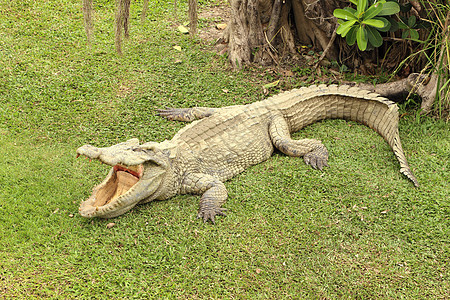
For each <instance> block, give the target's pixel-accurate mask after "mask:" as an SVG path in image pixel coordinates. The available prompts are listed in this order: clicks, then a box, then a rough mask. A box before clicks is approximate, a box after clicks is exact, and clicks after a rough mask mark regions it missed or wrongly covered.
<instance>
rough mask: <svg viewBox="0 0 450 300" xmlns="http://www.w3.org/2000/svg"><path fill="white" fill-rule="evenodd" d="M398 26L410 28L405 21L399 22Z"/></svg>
mask: <svg viewBox="0 0 450 300" xmlns="http://www.w3.org/2000/svg"><path fill="white" fill-rule="evenodd" d="M398 28H400V29H406V28H408V26H406V24H405V23H403V22H399V23H398Z"/></svg>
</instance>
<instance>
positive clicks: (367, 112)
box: [338, 86, 419, 187]
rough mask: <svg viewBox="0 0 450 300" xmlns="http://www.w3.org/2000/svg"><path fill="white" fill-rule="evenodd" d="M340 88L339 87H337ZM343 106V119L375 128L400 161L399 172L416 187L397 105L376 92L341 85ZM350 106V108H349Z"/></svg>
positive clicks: (417, 184) (416, 183) (416, 182)
mask: <svg viewBox="0 0 450 300" xmlns="http://www.w3.org/2000/svg"><path fill="white" fill-rule="evenodd" d="M338 90H341V88H338ZM342 90H344V91H345V90H346V91H345V92H344V94H343V95H344V96H347V97H344V99H343V100H344V102H346V104H344V106H343V107H344V108H343V115H342V118H343V119H350V120H353V121H356V122H359V123H362V124H364V125H367V126H368V127H370V128H372V129H373V130H375V131H376V132H377V133H378V134H380V135H381V136H382V137H383V138H384V139H385V140H386V142H387V143H388V144H389V146H391V148H392V151H393V152H394V154H395V156H396V157H397V160H398V161H399V163H400V173H402V174H403V175H405V176H406V177H408V178H409V179H410V180H411V181H412V182H413V183H414V186H416V187H418V186H419V182H418V181H417V179H416V177H415V176H414V174H413V173H412V171H411V168H410V167H409V165H408V161H407V160H406V157H405V153H404V152H403V148H402V143H401V141H400V135H399V131H398V120H399V114H398V106H397V104H396V103H394V102H392V101H390V100H389V99H387V98H384V97H381V96H380V95H378V94H376V93H371V92H369V91H366V90H361V89H359V88H355V87H352V88H348V87H345V86H344V87H343V88H342ZM349 106H350V108H349Z"/></svg>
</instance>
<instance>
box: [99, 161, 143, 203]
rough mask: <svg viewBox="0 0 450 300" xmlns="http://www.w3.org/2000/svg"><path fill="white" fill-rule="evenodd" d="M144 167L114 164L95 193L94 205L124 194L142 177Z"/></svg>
mask: <svg viewBox="0 0 450 300" xmlns="http://www.w3.org/2000/svg"><path fill="white" fill-rule="evenodd" d="M143 169H144V167H143V166H142V165H138V166H124V165H115V166H114V167H113V168H112V171H111V172H110V174H109V175H108V177H107V178H106V180H105V182H104V184H102V185H100V186H99V188H98V190H97V191H96V193H95V200H94V203H93V206H94V207H99V206H103V205H106V204H108V203H110V202H112V201H114V200H115V199H117V198H118V197H120V196H122V195H124V194H126V193H127V192H128V191H129V190H130V189H131V188H132V187H133V186H134V185H135V184H136V183H138V181H139V179H140V178H141V177H142V173H143Z"/></svg>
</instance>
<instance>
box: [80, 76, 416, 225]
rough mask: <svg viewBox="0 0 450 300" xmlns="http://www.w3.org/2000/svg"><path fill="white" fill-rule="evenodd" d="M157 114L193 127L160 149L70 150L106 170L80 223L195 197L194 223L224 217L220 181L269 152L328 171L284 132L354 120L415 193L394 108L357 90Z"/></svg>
mask: <svg viewBox="0 0 450 300" xmlns="http://www.w3.org/2000/svg"><path fill="white" fill-rule="evenodd" d="M157 114H158V115H159V116H162V117H165V118H167V119H169V120H177V121H193V122H192V123H190V124H188V125H186V126H185V127H184V128H182V129H180V131H178V133H176V134H175V136H174V137H173V138H172V139H171V140H165V141H163V142H160V143H158V142H147V143H143V144H139V140H138V139H130V140H128V141H126V142H122V143H119V144H117V145H113V146H111V147H105V148H97V147H94V146H92V145H84V146H82V147H80V148H78V149H77V157H78V156H80V155H83V156H86V157H87V158H90V159H96V160H99V161H101V162H102V163H104V164H107V165H110V166H111V167H112V168H111V170H110V171H109V174H108V175H107V177H106V178H105V179H104V180H103V182H101V183H100V184H99V185H97V186H96V187H94V189H93V192H92V195H91V196H90V197H89V198H88V199H87V200H85V201H83V202H82V203H81V205H80V209H79V211H80V214H81V215H82V216H83V217H100V218H113V217H116V216H119V215H121V214H123V213H125V212H127V211H129V210H130V209H131V208H133V207H134V206H135V205H136V204H138V203H147V202H150V201H153V200H165V199H169V198H171V197H174V196H175V195H177V194H201V199H200V204H199V210H198V214H197V217H198V218H201V219H203V221H205V222H206V221H208V220H209V221H211V222H212V223H214V222H215V217H216V216H218V215H226V213H225V211H226V209H225V208H223V207H222V205H223V204H224V202H225V201H226V199H227V197H228V193H227V189H226V188H225V185H224V182H225V181H226V180H229V179H230V178H232V177H233V176H235V175H237V174H239V173H241V172H243V171H244V170H245V169H246V168H248V167H249V166H252V165H255V164H258V163H261V162H263V161H265V160H267V159H268V158H269V157H270V156H271V155H272V153H273V152H274V150H275V149H278V150H279V151H281V152H282V153H284V154H286V155H288V156H294V157H303V159H304V161H305V163H306V164H308V165H310V166H311V167H312V168H314V169H320V170H322V169H323V167H326V166H328V164H327V161H328V151H327V149H326V148H325V146H324V145H323V144H322V143H321V142H320V141H319V140H316V139H300V140H293V139H291V136H290V133H292V132H296V131H298V130H300V129H301V128H303V127H305V126H307V125H309V124H312V123H314V122H316V121H319V120H323V119H330V118H339V119H346V120H352V121H356V122H359V123H362V124H364V125H367V126H368V127H370V128H372V129H373V130H375V131H376V132H377V133H379V134H380V135H381V136H382V137H383V138H384V139H385V140H386V142H387V143H388V144H389V145H390V147H391V148H392V150H393V152H394V154H395V156H396V158H397V160H398V161H399V163H400V172H401V173H402V174H404V175H405V176H406V177H407V178H409V179H410V180H411V181H412V183H413V184H414V185H415V186H416V187H417V186H419V183H418V181H417V179H416V178H415V177H414V175H413V173H412V171H411V169H410V167H409V166H408V162H407V160H406V157H405V154H404V152H403V149H402V145H401V142H400V136H399V132H398V119H399V116H398V107H397V105H396V104H395V103H394V102H392V101H390V100H388V99H387V98H383V97H381V96H379V95H378V94H376V93H371V92H369V91H366V90H362V89H359V88H356V87H350V86H347V85H342V86H337V85H329V86H327V85H319V86H316V85H314V86H310V87H304V88H300V89H294V90H291V91H287V92H283V93H280V94H278V95H275V96H272V97H270V98H267V99H265V100H263V101H259V102H255V103H251V104H247V105H234V106H227V107H223V108H209V107H194V108H167V109H159V110H158V112H157Z"/></svg>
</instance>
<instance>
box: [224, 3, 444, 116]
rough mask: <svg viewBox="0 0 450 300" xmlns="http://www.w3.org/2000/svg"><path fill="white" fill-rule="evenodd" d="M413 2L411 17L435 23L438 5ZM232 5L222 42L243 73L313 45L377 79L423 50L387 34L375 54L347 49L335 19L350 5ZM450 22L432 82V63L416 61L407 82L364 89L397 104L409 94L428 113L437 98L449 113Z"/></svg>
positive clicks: (420, 58)
mask: <svg viewBox="0 0 450 300" xmlns="http://www.w3.org/2000/svg"><path fill="white" fill-rule="evenodd" d="M406 2H407V1H403V2H402V3H403V4H405V3H406ZM410 2H411V5H412V8H411V11H410V12H409V14H410V15H415V16H416V17H418V18H419V19H420V18H424V19H426V20H429V19H430V15H433V14H434V17H436V12H435V11H434V10H433V8H435V7H439V5H438V4H439V3H438V2H439V0H435V1H432V4H430V3H431V2H423V3H422V2H417V1H412V0H411V1H410ZM230 4H231V20H230V22H229V26H228V29H227V31H226V33H224V35H225V36H224V40H225V41H228V42H229V45H228V46H229V47H228V57H229V59H230V61H231V64H232V65H233V67H234V68H241V67H242V66H243V65H245V64H250V63H256V64H260V65H267V64H272V63H278V61H279V58H280V56H283V55H286V54H290V55H298V53H297V51H296V45H298V44H301V45H312V47H313V49H315V51H316V52H319V51H323V54H322V56H325V57H326V58H328V60H331V61H340V62H341V63H345V64H346V65H347V66H348V67H350V68H353V69H358V70H360V71H362V72H363V73H367V72H369V71H366V70H372V71H371V72H372V74H376V72H377V68H379V67H380V65H381V66H382V68H383V69H384V71H387V72H390V71H394V70H395V69H397V68H398V64H399V63H400V62H402V61H403V60H405V59H406V58H407V57H409V56H410V55H412V54H414V53H417V51H419V50H418V49H420V48H418V47H420V44H419V43H416V44H414V43H413V41H411V40H407V39H406V40H405V39H402V38H400V36H401V33H402V32H401V31H399V32H396V33H394V32H388V33H386V34H385V38H384V41H385V42H384V44H383V45H382V47H379V48H377V49H376V50H373V51H366V52H361V51H359V50H358V49H357V46H356V45H353V46H352V47H350V46H348V45H347V43H346V42H345V40H344V39H343V38H341V37H340V36H337V37H336V33H335V32H336V28H337V20H336V18H335V17H334V16H333V11H334V10H335V9H336V8H342V7H343V6H349V4H350V3H349V2H347V1H340V0H231V2H230ZM433 5H434V6H433ZM444 11H445V10H444ZM430 12H432V13H430ZM446 14H447V12H446ZM403 15H405V14H403ZM449 16H450V12H449V13H448V15H447V18H446V20H445V25H441V27H442V28H441V31H442V32H443V33H444V38H443V41H442V47H441V49H438V50H440V54H441V55H440V58H439V59H438V60H437V61H435V62H434V64H433V65H434V66H436V65H439V66H440V68H435V69H434V71H433V72H432V74H431V75H430V76H423V75H420V74H422V72H423V71H422V70H423V69H424V68H425V67H426V63H427V62H429V61H427V59H426V57H427V55H422V56H419V55H417V56H415V57H414V59H413V60H410V61H409V62H407V63H406V64H405V65H404V66H403V69H402V72H403V75H404V76H406V78H405V79H403V80H400V81H398V82H391V83H388V84H381V85H377V86H376V87H373V86H372V85H364V87H365V88H366V89H369V90H373V91H376V92H378V93H380V94H382V95H385V96H388V97H390V98H397V99H398V98H399V97H400V98H402V99H404V98H405V96H407V95H409V94H410V93H416V94H418V95H420V96H421V97H422V99H423V102H422V110H423V111H424V112H429V111H430V110H431V109H432V107H433V103H435V99H436V95H438V96H439V97H440V102H439V103H443V104H444V106H446V107H447V109H448V107H449V106H450V104H449V92H448V88H445V89H444V90H443V89H442V87H447V86H449V85H450V84H449V81H446V80H448V75H449V70H448V58H447V55H446V54H444V53H445V52H446V51H445V50H448V48H450V46H449V45H450V41H449V39H448V27H449ZM406 17H408V15H406ZM437 17H439V16H437ZM441 19H442V16H441ZM444 19H445V15H444ZM442 23H444V20H442ZM420 32H421V39H422V40H426V38H427V34H428V33H427V32H426V31H425V30H424V29H422V30H421V31H420ZM437 53H439V51H437ZM320 59H323V57H321V58H320ZM316 66H317V64H316ZM408 75H409V76H408ZM424 78H427V80H424ZM444 82H445V83H446V84H444Z"/></svg>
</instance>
